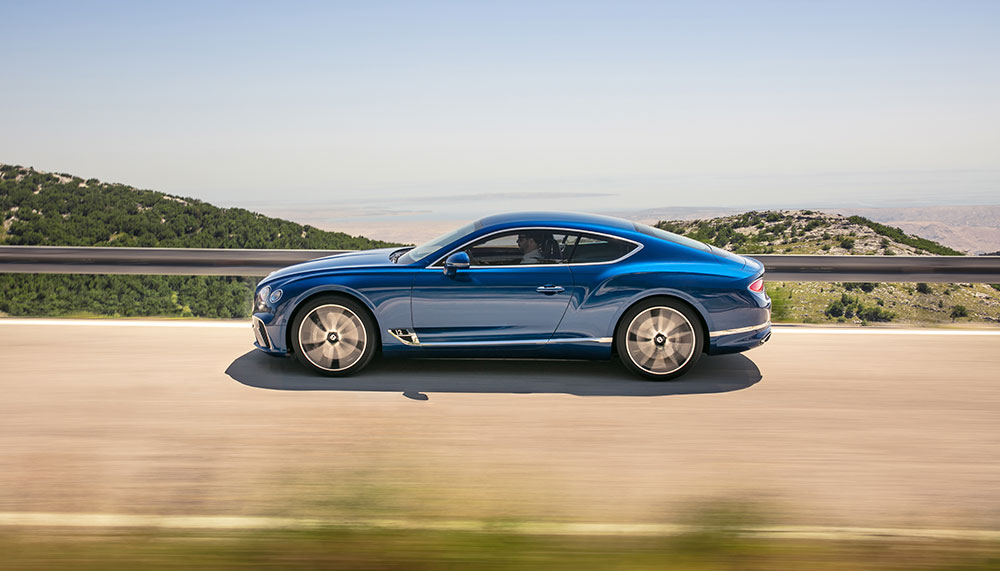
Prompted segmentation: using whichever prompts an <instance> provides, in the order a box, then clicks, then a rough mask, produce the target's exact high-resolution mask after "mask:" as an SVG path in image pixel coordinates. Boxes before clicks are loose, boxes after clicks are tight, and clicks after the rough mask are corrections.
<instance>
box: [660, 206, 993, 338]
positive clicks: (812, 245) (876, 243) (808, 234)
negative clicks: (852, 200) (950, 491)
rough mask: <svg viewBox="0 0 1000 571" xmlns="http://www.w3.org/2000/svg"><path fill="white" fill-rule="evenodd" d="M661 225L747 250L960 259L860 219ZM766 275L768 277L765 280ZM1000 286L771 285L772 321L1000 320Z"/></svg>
mask: <svg viewBox="0 0 1000 571" xmlns="http://www.w3.org/2000/svg"><path fill="white" fill-rule="evenodd" d="M657 226H658V227H660V228H662V229H664V230H668V231H671V232H674V233H676V234H681V235H683V236H687V237H689V238H694V239H696V240H700V241H702V242H705V243H707V244H712V245H713V246H718V247H720V248H725V249H727V250H730V251H733V252H737V253H741V254H830V255H881V256H893V255H899V256H930V255H942V256H960V255H964V254H963V253H962V252H959V251H956V250H953V249H951V248H948V247H946V246H942V245H941V244H938V243H937V242H932V241H930V240H926V239H924V238H919V237H916V236H910V235H908V234H906V233H904V232H903V231H902V230H900V229H899V228H893V227H891V226H885V225H883V224H879V223H877V222H873V221H871V220H868V219H867V218H863V217H861V216H851V217H844V216H838V215H832V214H823V213H820V212H814V211H810V210H792V211H788V210H781V211H767V212H746V213H744V214H739V215H736V216H726V217H722V218H713V219H710V220H673V221H661V222H659V223H658V224H657ZM766 277H767V276H766V275H765V279H766ZM998 290H1000V285H989V284H925V283H904V284H886V283H822V282H796V283H793V282H784V283H783V282H767V292H768V294H769V295H770V296H771V301H772V303H773V309H772V319H773V320H774V321H776V322H793V323H854V324H867V323H876V322H883V323H884V322H896V323H907V324H918V325H930V324H940V323H952V322H955V323H970V322H974V323H990V324H997V323H1000V291H998Z"/></svg>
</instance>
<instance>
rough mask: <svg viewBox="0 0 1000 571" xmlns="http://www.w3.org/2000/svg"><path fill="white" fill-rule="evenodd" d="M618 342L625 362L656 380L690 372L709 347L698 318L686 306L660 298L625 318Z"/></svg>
mask: <svg viewBox="0 0 1000 571" xmlns="http://www.w3.org/2000/svg"><path fill="white" fill-rule="evenodd" d="M615 343H616V344H617V347H618V355H619V357H620V358H621V360H622V363H623V364H624V365H625V367H626V368H628V369H629V370H630V371H632V372H633V373H636V374H637V375H640V376H642V377H645V378H647V379H651V380H655V381H666V380H669V379H676V378H677V377H679V376H681V375H683V374H684V373H686V372H688V371H689V370H690V369H691V367H693V366H694V364H695V363H696V362H697V361H698V358H699V357H700V356H701V351H702V348H703V347H704V344H705V339H704V334H703V333H702V330H701V327H700V326H699V322H698V317H697V316H696V315H695V314H694V311H693V310H692V309H691V308H690V307H688V306H687V305H685V304H682V303H680V302H677V301H674V300H670V299H657V300H650V301H648V302H641V303H638V304H636V305H635V306H633V307H631V308H629V310H628V311H626V312H625V315H623V316H622V320H621V322H620V323H619V327H618V332H617V334H616V339H615Z"/></svg>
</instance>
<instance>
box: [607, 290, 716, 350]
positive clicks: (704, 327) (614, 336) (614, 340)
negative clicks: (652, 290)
mask: <svg viewBox="0 0 1000 571" xmlns="http://www.w3.org/2000/svg"><path fill="white" fill-rule="evenodd" d="M656 299H663V300H670V301H673V302H677V303H680V304H682V305H684V306H686V307H687V308H689V309H690V310H691V311H692V312H693V313H694V314H695V315H696V316H697V317H698V326H699V327H701V332H702V334H703V335H704V336H705V337H704V339H705V342H704V343H703V344H702V348H701V352H702V353H708V346H709V341H710V337H709V333H708V322H707V320H706V319H705V316H704V314H702V311H701V309H700V308H699V307H698V306H697V305H695V304H693V303H691V302H690V301H688V300H686V299H684V298H683V297H680V296H677V295H672V294H668V293H656V294H652V295H647V296H645V297H641V298H639V299H634V300H632V301H631V303H629V304H628V305H626V306H625V308H624V309H622V311H621V313H619V314H618V317H617V320H616V321H615V328H614V330H613V331H612V333H611V354H612V355H617V354H618V330H619V329H620V328H621V326H622V322H623V321H624V318H625V314H627V313H628V312H629V310H630V309H632V308H633V307H635V306H637V305H639V304H640V303H647V302H649V301H650V300H656Z"/></svg>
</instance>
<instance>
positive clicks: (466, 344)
mask: <svg viewBox="0 0 1000 571" xmlns="http://www.w3.org/2000/svg"><path fill="white" fill-rule="evenodd" d="M390 333H391V332H390ZM400 341H403V340H402V339H400ZM403 342H404V343H406V341H403ZM555 343H559V344H562V343H611V338H610V337H600V338H597V337H579V338H576V339H548V340H545V339H510V340H504V341H444V342H439V343H420V346H421V347H489V346H493V347H503V346H505V345H548V344H555ZM410 344H411V345H412V343H410Z"/></svg>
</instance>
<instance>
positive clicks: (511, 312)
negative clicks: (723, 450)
mask: <svg viewBox="0 0 1000 571" xmlns="http://www.w3.org/2000/svg"><path fill="white" fill-rule="evenodd" d="M763 275H764V266H763V264H761V263H760V262H759V261H757V260H754V259H753V258H748V257H744V256H739V255H736V254H732V253H730V252H727V251H725V250H721V249H719V248H715V247H713V246H709V245H706V244H703V243H701V242H698V241H695V240H691V239H689V238H685V237H683V236H679V235H676V234H673V233H670V232H666V231H664V230H660V229H658V228H653V227H650V226H646V225H644V224H638V223H634V222H630V221H627V220H620V219H617V218H610V217H606V216H595V215H589V214H579V213H565V212H521V213H514V214H500V215H495V216H488V217H486V218H483V219H481V220H477V221H475V222H472V223H470V224H467V225H465V226H462V227H461V228H458V229H456V230H454V231H452V232H448V233H447V234H445V235H443V236H440V237H438V238H436V239H434V240H431V241H430V242H427V243H426V244H422V245H420V246H416V247H403V248H385V249H379V250H367V251H359V252H349V253H345V254H339V255H335V256H329V257H326V258H319V259H316V260H312V261H308V262H304V263H301V264H296V265H293V266H289V267H287V268H284V269H281V270H278V271H275V272H273V273H271V274H270V275H268V276H267V277H266V278H264V279H263V280H261V282H260V283H259V284H258V285H257V288H256V291H255V297H254V313H253V318H252V325H253V330H254V336H255V337H256V342H255V343H254V345H255V346H256V347H257V348H258V349H260V350H261V351H264V352H265V353H269V354H272V355H279V356H289V355H293V356H294V357H295V358H296V359H297V360H298V361H299V362H301V363H302V365H304V366H305V367H306V368H308V369H311V370H312V371H315V372H316V373H319V374H322V375H330V376H346V375H351V374H353V373H357V372H358V371H360V370H362V369H363V368H364V367H365V366H366V365H367V364H368V363H369V362H371V360H372V358H374V357H375V356H376V355H377V354H381V355H382V356H383V357H395V356H399V357H509V358H565V359H611V358H613V357H614V356H617V357H618V358H619V359H620V360H621V362H622V364H624V366H625V367H627V368H628V369H629V370H630V371H632V372H633V373H636V374H637V375H640V376H642V377H645V378H648V379H653V380H667V379H674V378H677V377H679V376H681V375H683V374H684V373H686V372H688V371H689V370H691V368H692V367H694V366H695V363H696V362H697V361H698V359H699V357H700V356H701V354H702V353H708V354H709V355H718V354H722V353H735V352H739V351H746V350H748V349H752V348H754V347H757V346H759V345H761V344H763V343H764V342H766V341H767V340H768V339H769V338H770V335H771V322H770V314H771V300H770V298H768V296H767V294H766V293H765V291H764V280H763Z"/></svg>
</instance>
